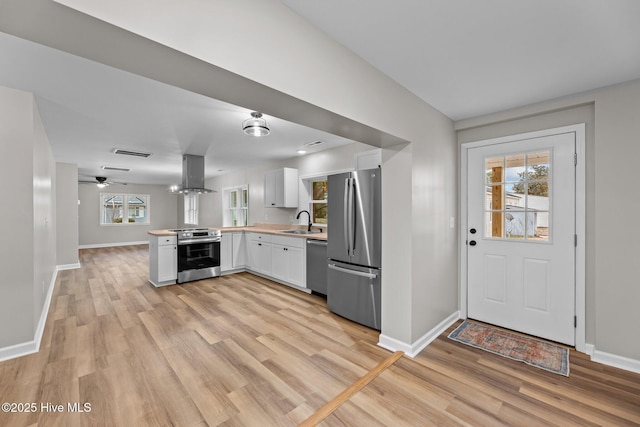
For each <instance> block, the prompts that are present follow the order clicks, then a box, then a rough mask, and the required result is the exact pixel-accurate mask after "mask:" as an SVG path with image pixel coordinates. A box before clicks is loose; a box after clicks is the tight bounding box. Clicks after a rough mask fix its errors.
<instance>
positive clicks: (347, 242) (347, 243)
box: [342, 178, 351, 257]
mask: <svg viewBox="0 0 640 427" xmlns="http://www.w3.org/2000/svg"><path fill="white" fill-rule="evenodd" d="M350 196H351V178H345V180H344V206H345V210H344V212H343V214H342V215H343V216H342V218H343V220H344V247H345V248H347V256H348V257H350V256H351V237H349V236H350V234H349V230H350V229H351V225H350V220H351V213H350V212H351V210H350V209H351V197H350Z"/></svg>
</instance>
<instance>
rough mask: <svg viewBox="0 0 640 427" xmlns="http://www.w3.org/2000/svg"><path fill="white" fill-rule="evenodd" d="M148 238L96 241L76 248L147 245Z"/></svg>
mask: <svg viewBox="0 0 640 427" xmlns="http://www.w3.org/2000/svg"><path fill="white" fill-rule="evenodd" d="M148 244H149V241H148V240H141V241H139V242H120V243H96V244H93V245H80V246H78V249H97V248H115V247H118V246H134V245H148Z"/></svg>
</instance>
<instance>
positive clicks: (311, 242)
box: [307, 239, 327, 246]
mask: <svg viewBox="0 0 640 427" xmlns="http://www.w3.org/2000/svg"><path fill="white" fill-rule="evenodd" d="M307 245H313V246H327V241H326V240H311V239H307Z"/></svg>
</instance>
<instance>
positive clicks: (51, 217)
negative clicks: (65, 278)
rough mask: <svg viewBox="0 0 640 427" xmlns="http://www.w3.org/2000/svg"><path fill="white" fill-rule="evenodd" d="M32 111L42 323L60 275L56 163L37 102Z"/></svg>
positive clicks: (37, 298) (36, 292) (36, 301)
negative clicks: (52, 289)
mask: <svg viewBox="0 0 640 427" xmlns="http://www.w3.org/2000/svg"><path fill="white" fill-rule="evenodd" d="M32 111H33V122H34V126H33V176H32V182H33V189H32V193H33V226H32V227H33V271H34V280H33V285H32V286H33V306H34V313H33V322H34V325H38V324H39V321H40V319H41V317H42V315H43V310H44V309H45V308H46V307H45V306H44V304H45V299H46V296H47V292H48V291H49V288H50V287H52V286H54V280H55V277H56V163H55V160H54V158H53V152H52V151H51V146H50V145H49V139H48V138H47V134H46V133H45V130H44V126H43V124H42V120H41V118H40V113H39V112H38V107H37V105H36V104H35V102H34V105H33V107H32ZM45 316H46V313H45ZM43 320H44V319H43ZM36 327H37V326H36ZM34 332H35V330H34Z"/></svg>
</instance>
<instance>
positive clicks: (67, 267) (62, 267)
mask: <svg viewBox="0 0 640 427" xmlns="http://www.w3.org/2000/svg"><path fill="white" fill-rule="evenodd" d="M81 267H82V266H81V265H80V261H78V262H76V263H74V264H60V265H59V266H58V267H57V269H58V271H62V270H75V269H76V268H81Z"/></svg>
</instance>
